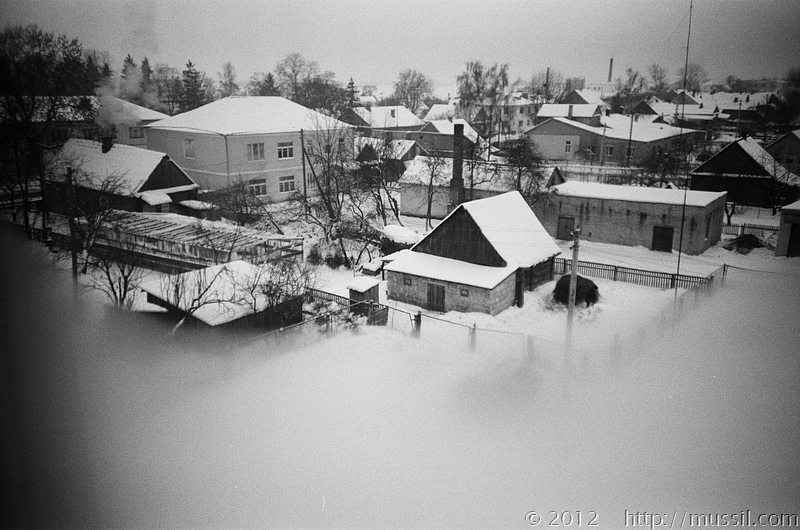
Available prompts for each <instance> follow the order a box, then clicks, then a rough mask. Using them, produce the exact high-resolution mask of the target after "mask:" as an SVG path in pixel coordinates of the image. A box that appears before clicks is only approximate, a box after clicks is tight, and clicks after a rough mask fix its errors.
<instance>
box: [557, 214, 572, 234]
mask: <svg viewBox="0 0 800 530" xmlns="http://www.w3.org/2000/svg"><path fill="white" fill-rule="evenodd" d="M574 229H575V218H574V217H559V218H558V228H557V229H556V239H566V240H570V239H572V231H573V230H574Z"/></svg>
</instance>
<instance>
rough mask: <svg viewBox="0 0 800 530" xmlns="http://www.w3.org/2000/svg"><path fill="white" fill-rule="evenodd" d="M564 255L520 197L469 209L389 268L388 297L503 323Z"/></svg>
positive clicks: (476, 203) (505, 197) (449, 219)
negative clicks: (495, 317)
mask: <svg viewBox="0 0 800 530" xmlns="http://www.w3.org/2000/svg"><path fill="white" fill-rule="evenodd" d="M560 252H561V250H560V249H559V247H558V245H556V243H555V242H554V241H553V238H552V237H550V235H549V234H548V233H547V231H546V230H545V229H544V227H543V226H542V224H541V223H540V222H539V220H538V219H537V218H536V215H534V213H533V211H531V209H530V207H529V206H528V204H527V203H526V202H525V199H524V198H523V197H522V195H520V194H519V192H516V191H514V192H509V193H504V194H502V195H497V196H494V197H489V198H486V199H480V200H476V201H471V202H466V203H463V204H461V205H459V206H458V207H457V208H456V209H454V210H453V212H452V213H451V214H450V215H449V216H447V217H446V218H445V219H444V220H443V221H442V222H441V223H440V224H439V225H438V226H437V227H436V228H435V229H434V230H433V231H431V232H430V233H429V234H428V235H427V236H425V237H424V238H423V239H422V240H421V241H420V242H419V243H417V244H416V245H415V246H414V247H412V248H411V249H410V250H405V251H401V252H400V253H398V254H397V257H396V259H394V261H392V262H391V263H390V264H389V265H387V266H386V267H385V271H386V273H387V281H388V297H389V298H390V299H392V300H398V301H400V302H405V303H410V304H414V305H418V306H420V307H424V308H426V309H430V310H434V311H442V312H446V311H462V312H483V313H489V314H491V315H496V314H498V313H500V312H501V311H503V310H505V309H506V308H508V307H510V306H511V305H517V306H522V305H523V303H524V293H525V291H528V290H533V289H534V288H535V287H536V286H537V285H540V284H541V283H544V282H546V281H549V280H550V279H551V277H552V267H553V258H554V257H555V256H556V255H558V254H560Z"/></svg>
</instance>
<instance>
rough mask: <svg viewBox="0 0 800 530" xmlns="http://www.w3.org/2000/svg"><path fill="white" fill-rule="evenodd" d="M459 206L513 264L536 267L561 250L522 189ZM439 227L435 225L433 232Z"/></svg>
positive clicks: (499, 252) (504, 257)
mask: <svg viewBox="0 0 800 530" xmlns="http://www.w3.org/2000/svg"><path fill="white" fill-rule="evenodd" d="M459 209H464V210H466V211H467V212H468V213H469V214H470V216H471V217H472V218H473V219H474V220H475V223H476V224H477V225H478V228H479V229H480V231H481V233H483V235H484V236H486V239H488V240H489V243H491V244H492V246H493V247H494V249H495V250H496V251H497V253H498V254H500V256H501V257H502V258H503V259H504V260H505V261H506V263H508V264H509V265H513V266H516V267H532V266H534V265H536V264H538V263H541V262H543V261H546V260H548V259H550V258H551V257H553V256H555V255H557V254H560V253H561V249H560V248H559V246H558V245H556V243H555V241H553V238H552V237H551V236H550V234H548V233H547V230H545V229H544V226H542V223H541V222H539V219H538V218H537V217H536V214H534V213H533V210H531V207H530V206H528V203H527V202H525V199H524V198H523V197H522V195H521V194H520V193H519V192H518V191H510V192H508V193H503V194H502V195H497V196H495V197H488V198H486V199H479V200H477V201H471V202H465V203H463V204H460V205H459V206H458V208H456V209H455V210H453V213H455V212H456V211H457V210H459ZM453 213H451V214H450V215H453ZM445 219H446V218H445ZM442 223H444V221H442ZM438 226H441V225H437V228H438ZM435 231H436V229H435V228H434V230H433V231H432V232H431V233H433V232H435ZM412 249H413V248H412Z"/></svg>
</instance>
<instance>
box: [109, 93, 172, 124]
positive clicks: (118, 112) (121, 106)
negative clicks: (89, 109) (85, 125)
mask: <svg viewBox="0 0 800 530" xmlns="http://www.w3.org/2000/svg"><path fill="white" fill-rule="evenodd" d="M99 101H100V108H99V109H98V111H97V121H98V122H100V121H103V120H106V121H110V122H112V123H125V122H129V121H133V122H142V121H145V122H146V121H156V120H163V119H164V118H169V115H167V114H164V113H163V112H158V111H155V110H152V109H148V108H147V107H142V106H141V105H136V104H134V103H131V102H129V101H125V100H124V99H120V98H117V97H114V96H100V97H99Z"/></svg>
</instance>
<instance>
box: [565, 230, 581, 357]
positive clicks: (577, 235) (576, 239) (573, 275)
mask: <svg viewBox="0 0 800 530" xmlns="http://www.w3.org/2000/svg"><path fill="white" fill-rule="evenodd" d="M580 246H581V229H580V227H578V228H575V229H574V230H573V231H572V270H571V271H570V274H569V305H568V306H567V307H568V309H567V348H571V347H572V318H573V316H574V315H575V293H576V291H577V289H578V250H579V249H580Z"/></svg>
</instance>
